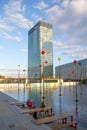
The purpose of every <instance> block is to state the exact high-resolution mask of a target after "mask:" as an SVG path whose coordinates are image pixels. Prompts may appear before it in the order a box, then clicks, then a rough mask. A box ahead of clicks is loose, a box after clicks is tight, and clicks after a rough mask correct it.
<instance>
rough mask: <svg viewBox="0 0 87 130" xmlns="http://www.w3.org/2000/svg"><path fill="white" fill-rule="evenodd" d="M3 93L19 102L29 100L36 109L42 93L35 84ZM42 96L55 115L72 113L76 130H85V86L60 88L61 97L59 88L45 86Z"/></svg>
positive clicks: (86, 87)
mask: <svg viewBox="0 0 87 130" xmlns="http://www.w3.org/2000/svg"><path fill="white" fill-rule="evenodd" d="M4 92H5V93H6V94H8V95H10V96H11V97H13V98H15V99H17V100H19V101H26V100H27V99H31V100H32V101H34V102H35V105H36V107H39V106H40V103H41V100H42V93H43V92H41V88H40V86H38V85H37V84H34V85H31V86H29V88H26V89H24V88H22V89H19V90H17V89H14V88H13V87H10V88H9V87H8V89H5V90H4ZM44 95H45V99H44V101H45V105H46V106H51V107H52V108H53V111H54V112H55V114H60V113H70V114H71V113H72V114H73V115H74V118H75V120H76V121H77V123H78V130H87V85H78V86H75V85H74V86H61V95H60V94H59V87H57V86H56V87H49V86H46V87H45V88H44Z"/></svg>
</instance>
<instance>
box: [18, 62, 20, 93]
mask: <svg viewBox="0 0 87 130" xmlns="http://www.w3.org/2000/svg"><path fill="white" fill-rule="evenodd" d="M19 83H20V64H18V91H19Z"/></svg>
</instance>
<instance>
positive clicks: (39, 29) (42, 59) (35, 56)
mask: <svg viewBox="0 0 87 130" xmlns="http://www.w3.org/2000/svg"><path fill="white" fill-rule="evenodd" d="M42 50H44V51H45V52H46V53H45V54H44V55H42V54H41V51H42ZM28 77H29V79H30V80H31V82H33V81H34V79H42V78H43V77H44V78H46V77H50V78H53V43H52V24H50V23H47V22H44V21H39V22H38V23H37V24H36V25H35V26H34V27H32V28H31V29H30V30H29V32H28Z"/></svg>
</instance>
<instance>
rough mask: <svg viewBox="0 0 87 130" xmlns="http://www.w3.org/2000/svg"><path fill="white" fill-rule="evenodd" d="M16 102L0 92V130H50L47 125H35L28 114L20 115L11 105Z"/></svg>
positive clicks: (17, 108)
mask: <svg viewBox="0 0 87 130" xmlns="http://www.w3.org/2000/svg"><path fill="white" fill-rule="evenodd" d="M14 101H16V100H15V99H13V98H11V97H9V96H8V95H6V94H4V93H2V92H0V130H52V129H51V128H50V127H48V126H47V125H45V124H43V125H35V124H33V122H32V121H31V120H33V117H32V115H30V114H21V112H20V108H19V107H17V106H16V105H11V104H10V102H14Z"/></svg>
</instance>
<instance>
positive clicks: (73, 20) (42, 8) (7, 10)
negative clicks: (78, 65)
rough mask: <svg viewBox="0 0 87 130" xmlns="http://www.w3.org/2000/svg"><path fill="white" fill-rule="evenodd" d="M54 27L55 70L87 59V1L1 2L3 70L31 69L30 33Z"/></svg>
mask: <svg viewBox="0 0 87 130" xmlns="http://www.w3.org/2000/svg"><path fill="white" fill-rule="evenodd" d="M39 20H44V21H47V22H50V23H51V24H52V25H53V53H54V66H57V65H58V64H59V63H58V57H59V56H61V57H62V60H61V64H65V63H69V62H73V61H74V60H75V59H76V60H80V59H84V58H87V54H86V53H87V43H86V41H87V0H0V61H1V62H0V69H2V68H5V69H17V68H18V64H20V67H21V69H27V64H28V63H27V61H28V58H27V55H28V30H29V29H30V28H31V27H32V26H33V25H35V24H36V23H37V22H38V21H39Z"/></svg>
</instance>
